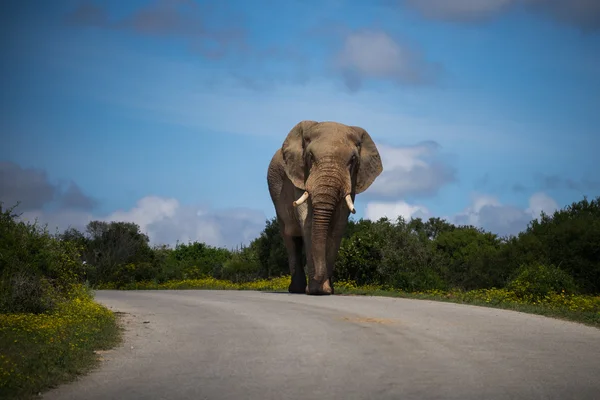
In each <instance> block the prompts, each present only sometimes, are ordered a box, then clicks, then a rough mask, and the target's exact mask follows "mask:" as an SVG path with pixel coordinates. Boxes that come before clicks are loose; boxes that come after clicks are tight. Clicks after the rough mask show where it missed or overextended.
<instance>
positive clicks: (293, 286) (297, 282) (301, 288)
mask: <svg viewBox="0 0 600 400" xmlns="http://www.w3.org/2000/svg"><path fill="white" fill-rule="evenodd" d="M305 288H306V278H305V279H294V278H292V282H291V283H290V286H289V287H288V292H290V293H304V292H305Z"/></svg>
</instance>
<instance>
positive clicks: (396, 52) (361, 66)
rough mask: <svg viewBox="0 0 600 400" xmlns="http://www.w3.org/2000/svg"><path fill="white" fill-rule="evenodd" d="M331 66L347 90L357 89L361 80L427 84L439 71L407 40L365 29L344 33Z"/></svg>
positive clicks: (437, 67)
mask: <svg viewBox="0 0 600 400" xmlns="http://www.w3.org/2000/svg"><path fill="white" fill-rule="evenodd" d="M334 66H335V68H336V69H337V70H338V71H339V72H341V74H342V76H343V78H344V82H345V84H346V86H347V87H348V89H350V90H351V91H357V90H359V89H360V87H361V85H362V81H363V80H365V79H380V80H388V81H392V82H395V83H397V84H426V83H431V82H433V81H434V80H435V78H436V76H437V73H438V72H439V71H438V70H439V66H437V65H435V64H433V63H430V62H429V61H427V60H425V59H424V57H423V55H422V54H421V53H420V52H419V51H417V50H416V49H415V48H413V47H412V46H410V45H408V44H407V43H401V42H399V41H396V40H394V39H393V38H392V37H391V36H389V35H388V34H387V33H385V32H382V31H376V30H367V29H363V30H358V31H354V32H350V33H348V34H347V35H346V37H345V38H344V41H343V45H342V48H341V49H340V51H339V52H338V53H337V54H336V55H335V59H334Z"/></svg>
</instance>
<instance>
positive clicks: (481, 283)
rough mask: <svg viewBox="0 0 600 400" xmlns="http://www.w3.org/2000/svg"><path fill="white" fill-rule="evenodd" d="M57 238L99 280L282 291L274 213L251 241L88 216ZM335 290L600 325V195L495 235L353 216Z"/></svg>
mask: <svg viewBox="0 0 600 400" xmlns="http://www.w3.org/2000/svg"><path fill="white" fill-rule="evenodd" d="M59 237H60V238H61V240H63V241H66V242H70V243H73V244H75V245H77V246H79V247H81V248H82V249H83V251H82V256H81V257H82V258H81V259H82V260H85V261H86V264H85V268H84V272H83V274H84V276H85V278H86V280H87V282H88V284H89V285H91V286H92V287H95V288H113V289H188V288H189V289H193V288H206V289H241V290H277V291H285V290H287V285H288V284H289V271H288V266H287V255H286V250H285V247H284V245H283V240H282V239H281V236H280V233H279V226H278V223H277V220H276V219H275V218H273V219H271V220H268V221H266V225H265V228H264V230H263V231H262V233H261V234H260V236H258V237H257V238H256V239H255V240H253V241H252V242H251V243H250V244H249V245H248V246H244V247H240V248H236V249H225V248H217V247H212V246H209V245H206V244H205V243H198V242H193V243H178V244H177V245H176V246H175V247H174V248H171V247H168V246H154V247H151V246H150V245H149V240H148V237H147V236H146V235H144V234H143V233H142V232H141V231H140V229H139V227H138V226H137V225H135V224H133V223H126V222H112V223H107V222H100V221H93V222H91V223H90V224H89V225H88V226H87V228H86V230H85V232H80V231H77V230H74V229H69V230H67V231H65V232H63V233H62V234H60V235H59ZM334 278H335V289H336V293H339V294H364V295H386V296H390V295H391V296H404V297H415V298H428V299H435V300H445V301H454V302H460V303H470V304H478V305H486V306H494V307H503V308H510V309H515V310H521V311H526V312H534V313H538V314H543V315H551V316H554V317H560V318H566V319H571V320H575V321H580V322H584V323H588V324H592V325H596V326H600V296H599V295H600V197H597V198H596V199H593V200H591V201H590V200H588V199H587V198H586V197H584V198H583V199H582V200H581V201H579V202H574V203H572V204H570V205H568V206H566V207H564V208H563V209H561V210H557V211H556V212H554V213H553V214H551V215H547V214H544V213H542V214H541V215H540V217H539V218H537V219H534V220H532V221H531V222H530V223H529V225H528V226H527V228H526V229H525V230H524V231H523V232H521V233H519V234H518V235H516V236H508V237H500V236H498V235H496V234H494V233H493V232H486V231H484V230H482V229H478V228H476V227H473V226H456V225H454V224H451V223H449V222H447V221H445V220H443V219H440V218H430V219H428V220H421V219H418V218H417V219H411V220H409V221H406V220H403V219H402V218H399V219H397V220H396V221H391V220H388V219H385V218H383V219H380V220H378V221H370V220H358V221H355V220H352V219H351V220H350V223H349V225H348V228H347V230H346V234H345V237H344V239H343V242H342V245H341V248H340V252H339V256H338V259H337V265H336V270H335V277H334Z"/></svg>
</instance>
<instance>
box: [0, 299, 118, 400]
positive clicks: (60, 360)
mask: <svg viewBox="0 0 600 400" xmlns="http://www.w3.org/2000/svg"><path fill="white" fill-rule="evenodd" d="M120 332H121V331H120V329H119V327H118V322H117V320H116V316H115V314H114V313H112V312H111V311H110V310H108V309H107V308H105V307H103V306H101V305H100V304H98V303H96V302H94V301H93V298H92V296H91V295H89V294H87V293H85V292H82V293H81V294H79V295H78V296H77V297H76V298H74V299H73V300H70V301H68V302H66V303H62V304H60V305H59V306H58V308H57V309H56V310H54V311H52V312H48V313H42V314H32V313H18V314H0V349H1V350H0V398H2V399H17V398H18V399H24V398H32V397H33V396H34V395H36V394H37V393H38V392H42V391H45V390H47V389H49V388H52V387H55V386H57V385H58V384H61V383H65V382H69V381H71V380H73V379H74V378H75V377H76V376H77V375H80V374H83V373H86V372H88V371H89V370H91V369H92V368H93V367H95V366H96V365H97V363H98V362H99V359H98V357H97V355H96V354H95V350H106V349H110V348H112V347H114V346H115V345H116V344H117V343H119V341H120V338H121V334H120Z"/></svg>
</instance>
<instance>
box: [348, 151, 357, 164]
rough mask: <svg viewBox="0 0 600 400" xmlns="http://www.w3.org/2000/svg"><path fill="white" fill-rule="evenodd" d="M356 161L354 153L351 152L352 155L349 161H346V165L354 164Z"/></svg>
mask: <svg viewBox="0 0 600 400" xmlns="http://www.w3.org/2000/svg"><path fill="white" fill-rule="evenodd" d="M355 163H356V154H352V157H351V158H350V162H349V163H348V165H354V164H355Z"/></svg>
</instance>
